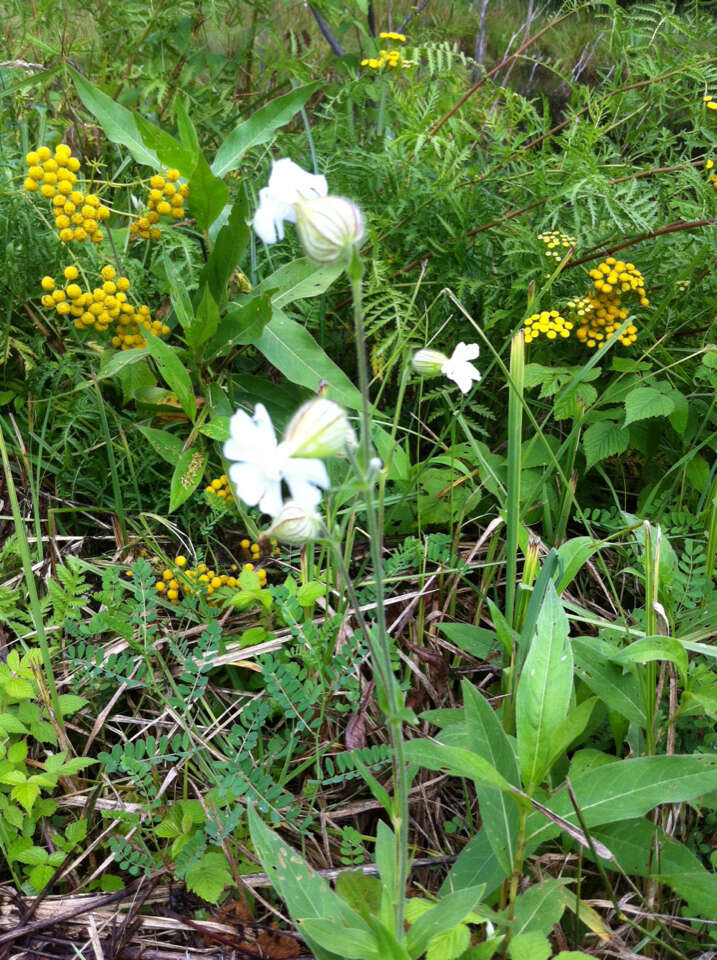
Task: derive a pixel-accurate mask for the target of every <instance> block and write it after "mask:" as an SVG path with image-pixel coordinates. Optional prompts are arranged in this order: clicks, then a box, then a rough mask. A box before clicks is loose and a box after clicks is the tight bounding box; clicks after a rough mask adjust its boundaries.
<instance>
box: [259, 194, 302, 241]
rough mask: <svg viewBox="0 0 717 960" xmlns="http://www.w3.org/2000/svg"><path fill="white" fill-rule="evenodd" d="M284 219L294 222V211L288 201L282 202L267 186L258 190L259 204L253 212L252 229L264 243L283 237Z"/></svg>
mask: <svg viewBox="0 0 717 960" xmlns="http://www.w3.org/2000/svg"><path fill="white" fill-rule="evenodd" d="M284 220H290V221H291V222H292V223H295V222H296V212H295V211H294V207H293V206H292V204H290V203H284V202H283V201H282V200H281V199H280V198H278V197H277V196H276V195H275V194H274V193H272V191H271V189H270V188H269V187H263V188H262V189H261V190H260V191H259V206H258V207H257V211H256V213H255V214H254V221H253V225H254V229H255V230H256V232H257V233H258V235H259V236H260V237H261V239H262V240H263V241H264V243H276V241H277V240H283V239H284V223H283V221H284Z"/></svg>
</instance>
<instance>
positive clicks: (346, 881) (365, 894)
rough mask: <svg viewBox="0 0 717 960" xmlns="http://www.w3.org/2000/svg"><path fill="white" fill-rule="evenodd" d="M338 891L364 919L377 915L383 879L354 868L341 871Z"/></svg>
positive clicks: (337, 883)
mask: <svg viewBox="0 0 717 960" xmlns="http://www.w3.org/2000/svg"><path fill="white" fill-rule="evenodd" d="M336 893H337V894H338V896H339V897H341V899H342V900H343V901H344V903H346V904H348V905H349V906H350V907H351V909H352V910H355V911H356V913H358V915H359V916H360V917H363V919H364V920H368V918H369V917H370V916H377V914H378V911H379V907H380V905H381V881H380V880H379V879H378V877H367V876H366V874H365V873H361V872H360V871H354V870H349V871H347V872H346V873H340V874H339V875H338V877H337V878H336Z"/></svg>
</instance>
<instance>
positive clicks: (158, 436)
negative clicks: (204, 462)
mask: <svg viewBox="0 0 717 960" xmlns="http://www.w3.org/2000/svg"><path fill="white" fill-rule="evenodd" d="M137 429H138V430H139V432H140V433H141V434H142V436H144V437H146V438H147V440H149V442H150V444H151V445H152V448H153V449H154V450H155V452H156V453H158V454H159V455H160V457H161V458H162V459H163V460H165V461H166V462H167V463H171V464H172V465H173V466H174V464H176V462H177V460H178V459H179V457H180V456H181V453H182V448H183V447H184V441H183V440H182V439H181V438H180V437H177V436H175V435H174V434H173V433H170V432H169V431H168V430H156V429H155V428H154V427H142V426H139V427H137Z"/></svg>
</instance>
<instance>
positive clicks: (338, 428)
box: [284, 397, 355, 457]
mask: <svg viewBox="0 0 717 960" xmlns="http://www.w3.org/2000/svg"><path fill="white" fill-rule="evenodd" d="M354 439H355V437H354V432H353V430H352V429H351V425H350V424H349V422H348V419H347V417H346V413H345V411H344V410H342V409H341V407H340V406H339V405H338V404H337V403H334V402H333V400H328V399H327V398H326V397H315V398H314V399H313V400H309V401H308V402H307V403H305V404H304V405H303V406H302V407H299V409H298V410H297V411H296V413H295V414H294V416H293V417H292V418H291V422H290V423H289V426H288V427H287V428H286V432H285V433H284V443H286V444H288V445H289V449H290V450H291V455H292V456H293V457H331V456H333V455H334V454H337V453H343V451H344V450H345V448H346V446H347V444H350V443H351V441H352V440H354Z"/></svg>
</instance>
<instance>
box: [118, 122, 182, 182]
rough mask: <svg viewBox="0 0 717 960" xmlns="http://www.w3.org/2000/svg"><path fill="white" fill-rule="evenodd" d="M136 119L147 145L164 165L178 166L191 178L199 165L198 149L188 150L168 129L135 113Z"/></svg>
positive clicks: (144, 142)
mask: <svg viewBox="0 0 717 960" xmlns="http://www.w3.org/2000/svg"><path fill="white" fill-rule="evenodd" d="M134 119H135V122H136V124H137V129H138V131H139V134H140V136H141V138H142V142H143V144H144V145H145V147H146V148H147V149H148V150H151V151H153V152H154V153H156V154H157V157H158V158H159V160H160V161H161V162H162V163H163V164H164V166H166V167H176V168H177V169H178V170H179V172H180V173H181V174H182V176H183V177H186V178H187V179H189V178H190V177H191V175H192V172H193V170H194V168H195V167H196V165H197V151H196V150H188V149H187V148H186V147H184V146H182V144H181V143H178V142H177V141H176V140H175V139H174V137H173V136H171V135H170V134H169V133H167V131H166V130H162V129H161V128H160V127H156V126H155V125H154V124H153V123H150V122H149V120H145V118H144V117H141V116H139V115H138V114H135V115H134Z"/></svg>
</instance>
